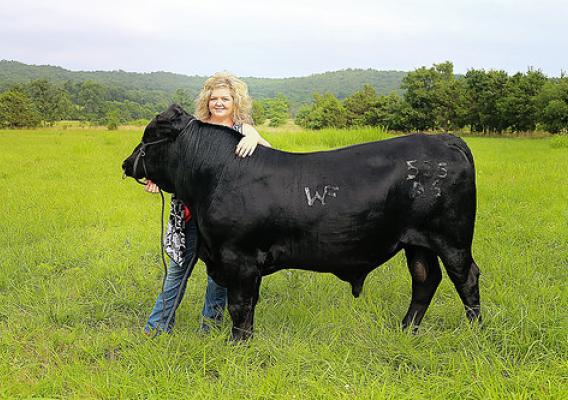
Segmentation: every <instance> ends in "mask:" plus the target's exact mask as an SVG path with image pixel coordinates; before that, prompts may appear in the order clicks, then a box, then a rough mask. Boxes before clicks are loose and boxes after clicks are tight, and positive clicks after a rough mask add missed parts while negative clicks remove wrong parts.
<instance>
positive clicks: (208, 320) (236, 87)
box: [144, 72, 270, 333]
mask: <svg viewBox="0 0 568 400" xmlns="http://www.w3.org/2000/svg"><path fill="white" fill-rule="evenodd" d="M195 103H196V112H195V116H196V117H197V118H198V119H199V120H201V121H203V122H208V123H210V124H215V125H224V126H228V127H231V128H233V129H235V130H236V131H238V132H240V133H241V134H242V135H243V138H242V139H241V140H240V142H239V143H238V145H237V147H236V148H235V154H236V155H238V156H239V157H247V156H250V155H252V153H253V152H254V150H255V149H256V146H257V145H258V144H261V145H264V146H268V147H270V143H268V142H267V141H266V140H264V139H263V138H262V137H261V136H260V135H259V133H258V132H257V131H256V129H254V128H253V127H252V126H251V123H252V117H251V111H252V100H251V98H250V96H249V95H248V89H247V85H246V84H245V83H244V82H243V81H241V80H240V79H238V78H236V77H235V76H233V75H231V74H229V73H224V72H220V73H216V74H215V75H213V76H212V77H210V78H209V79H207V80H206V81H205V83H204V85H203V89H202V90H201V92H200V93H199V96H198V98H197V100H196V101H195ZM145 190H146V191H147V192H151V193H156V192H158V190H159V189H158V187H157V186H156V184H154V183H153V182H151V181H148V183H147V184H146V186H145ZM189 207H191V205H189ZM189 207H188V206H187V205H185V204H183V203H182V202H181V201H180V200H178V199H177V198H176V197H175V194H174V195H172V201H171V209H170V217H169V221H168V228H167V232H166V240H165V247H166V253H167V254H168V255H169V256H170V258H171V263H170V266H169V268H168V274H167V278H166V282H165V284H164V288H163V291H162V293H160V295H158V298H157V300H156V304H155V305H154V308H153V309H152V312H151V313H150V316H149V317H148V322H147V323H146V327H145V329H144V330H145V332H146V333H152V332H154V331H165V332H170V331H171V329H172V328H173V325H174V322H175V310H174V309H173V307H174V301H175V298H176V296H177V294H178V292H180V291H181V293H180V301H181V298H183V295H184V293H185V288H186V280H185V279H184V274H185V272H186V270H187V268H190V267H191V265H190V263H191V259H192V258H193V255H194V254H195V251H196V244H197V229H196V225H195V222H194V220H193V218H191V212H190V209H189ZM164 299H165V309H164ZM226 305H227V290H226V289H225V288H224V287H222V286H219V285H217V284H216V283H215V281H213V279H211V278H210V277H207V289H206V291H205V304H204V306H203V311H202V319H201V329H202V330H203V331H205V332H207V331H209V329H210V326H212V325H215V326H216V325H219V324H221V322H222V321H223V313H224V311H225V306H226ZM172 312H173V313H174V316H173V317H172V318H171V320H170V324H169V325H168V326H166V323H167V319H168V317H169V315H170V313H172Z"/></svg>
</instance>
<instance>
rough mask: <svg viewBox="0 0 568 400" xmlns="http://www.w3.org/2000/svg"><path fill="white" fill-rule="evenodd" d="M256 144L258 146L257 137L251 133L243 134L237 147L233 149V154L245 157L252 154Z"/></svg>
mask: <svg viewBox="0 0 568 400" xmlns="http://www.w3.org/2000/svg"><path fill="white" fill-rule="evenodd" d="M256 146H258V138H257V137H255V136H253V135H249V136H245V137H244V138H242V139H241V141H240V142H239V144H238V145H237V148H236V149H235V154H236V155H238V156H239V157H243V158H245V157H247V156H250V155H252V153H254V150H255V149H256Z"/></svg>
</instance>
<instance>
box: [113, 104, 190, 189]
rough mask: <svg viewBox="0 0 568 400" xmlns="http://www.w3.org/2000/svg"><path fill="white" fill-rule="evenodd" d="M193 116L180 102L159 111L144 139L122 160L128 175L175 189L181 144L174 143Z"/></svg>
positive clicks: (161, 186) (164, 187)
mask: <svg viewBox="0 0 568 400" xmlns="http://www.w3.org/2000/svg"><path fill="white" fill-rule="evenodd" d="M192 119H193V117H192V116H191V115H189V114H188V113H186V112H185V111H184V110H183V109H182V108H181V107H180V106H178V105H177V104H172V105H171V106H170V107H169V108H168V109H167V110H166V111H164V112H163V113H161V114H158V115H157V116H156V118H154V119H153V120H152V121H150V123H149V124H148V126H146V129H144V135H143V136H142V141H141V142H140V144H139V145H138V146H136V148H135V149H134V151H133V152H132V154H131V155H130V157H128V158H127V159H126V160H124V162H123V163H122V169H123V171H124V174H125V175H126V176H130V177H132V178H134V179H136V180H138V179H141V178H147V179H150V180H152V181H153V182H155V183H156V184H157V185H158V186H159V187H160V188H161V189H163V190H165V191H166V192H172V193H173V192H174V191H175V184H174V176H175V173H176V169H177V162H178V159H179V157H178V151H179V150H178V147H177V146H175V145H174V142H175V141H176V139H177V138H178V136H179V135H180V133H181V132H182V131H183V130H184V129H185V127H186V126H187V125H188V124H189V122H190V121H191V120H192Z"/></svg>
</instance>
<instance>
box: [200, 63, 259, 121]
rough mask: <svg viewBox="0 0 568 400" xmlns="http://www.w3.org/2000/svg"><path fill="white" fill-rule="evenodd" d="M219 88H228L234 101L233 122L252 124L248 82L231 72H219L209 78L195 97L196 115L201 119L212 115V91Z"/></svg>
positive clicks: (203, 119) (206, 118)
mask: <svg viewBox="0 0 568 400" xmlns="http://www.w3.org/2000/svg"><path fill="white" fill-rule="evenodd" d="M217 88H227V89H229V90H230V92H231V96H232V97H233V102H234V111H233V122H234V123H235V124H243V123H247V124H252V116H251V113H252V99H251V98H250V96H249V94H248V87H247V84H246V83H244V82H243V81H241V80H240V79H239V78H237V77H236V76H234V75H233V74H231V73H229V72H217V73H216V74H214V75H213V76H212V77H210V78H209V79H207V80H206V81H205V83H204V84H203V89H201V92H199V95H198V96H197V99H195V116H196V117H197V118H198V119H200V120H201V121H205V120H208V119H209V118H210V117H211V112H210V111H209V100H210V99H211V93H212V92H213V90H214V89H217Z"/></svg>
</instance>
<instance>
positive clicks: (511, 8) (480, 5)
mask: <svg viewBox="0 0 568 400" xmlns="http://www.w3.org/2000/svg"><path fill="white" fill-rule="evenodd" d="M0 21H2V23H0V59H5V60H15V61H20V62H23V63H26V64H35V65H46V64H48V65H56V66H61V67H63V68H65V69H69V70H73V71H79V70H80V71H100V70H104V71H112V70H124V71H129V72H153V71H168V72H175V73H180V74H184V75H202V76H207V75H211V74H213V73H214V72H217V71H222V70H226V71H230V72H233V73H235V74H237V75H239V76H243V77H247V76H248V77H250V76H255V77H271V78H277V77H278V78H280V77H293V76H306V75H310V74H315V73H323V72H326V71H336V70H340V69H346V68H363V69H367V68H373V69H377V70H398V71H412V70H414V69H416V68H419V67H422V66H426V67H430V66H432V65H433V64H434V63H441V62H444V61H446V60H448V61H451V62H453V64H454V71H455V72H457V73H465V72H467V70H469V69H471V68H476V69H482V68H483V69H485V70H489V69H499V70H505V71H507V72H508V73H510V74H513V73H516V72H526V71H527V69H528V68H534V69H540V70H541V71H542V72H544V73H545V74H546V75H547V76H559V75H560V74H561V72H562V71H568V28H567V24H568V23H567V21H568V1H566V0H539V1H527V0H495V1H489V0H463V1H462V0H454V1H449V0H425V1H418V0H386V1H385V0H344V1H335V0H278V1H273V0H250V1H247V0H241V1H237V0H216V1H211V0H201V1H194V0H162V1H150V0H111V1H109V0H96V1H95V0H90V1H83V0H61V1H52V0H18V1H13V0H0Z"/></svg>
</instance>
